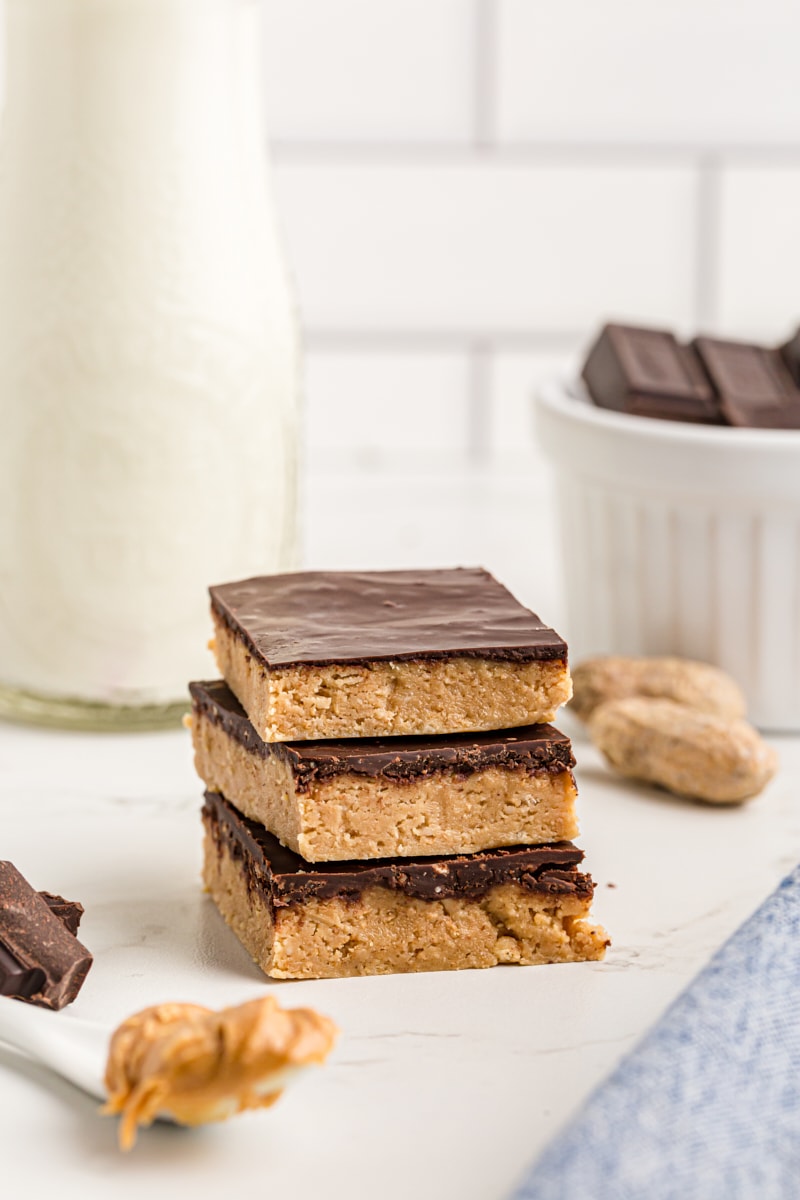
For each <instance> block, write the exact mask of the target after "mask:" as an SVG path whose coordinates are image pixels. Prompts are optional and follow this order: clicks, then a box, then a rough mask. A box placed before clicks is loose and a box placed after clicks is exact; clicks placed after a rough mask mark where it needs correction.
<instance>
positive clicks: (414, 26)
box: [264, 0, 475, 143]
mask: <svg viewBox="0 0 800 1200" xmlns="http://www.w3.org/2000/svg"><path fill="white" fill-rule="evenodd" d="M264 8H265V12H264V55H265V66H266V86H267V105H268V110H267V111H268V113H269V119H270V124H271V128H272V132H273V136H274V137H276V138H279V139H283V140H300V141H312V142H317V143H319V142H327V141H329V140H331V139H336V140H337V141H342V142H351V141H359V140H362V141H369V140H371V139H375V140H377V141H385V140H387V139H390V140H395V141H400V142H403V141H409V140H413V141H422V142H429V141H437V140H439V141H448V142H463V141H466V140H467V139H468V138H469V137H470V135H471V118H472V104H473V101H472V64H473V55H474V33H475V30H474V22H473V19H472V13H471V11H470V3H469V0H466V2H465V0H265V5H264Z"/></svg>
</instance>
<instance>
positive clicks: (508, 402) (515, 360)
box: [490, 342, 580, 491]
mask: <svg viewBox="0 0 800 1200" xmlns="http://www.w3.org/2000/svg"><path fill="white" fill-rule="evenodd" d="M579 352H580V348H579V344H578V343H577V342H576V343H575V345H574V346H573V347H571V348H570V349H569V350H567V349H565V350H564V351H562V352H560V353H554V352H552V351H550V352H547V351H541V352H539V353H536V352H535V351H529V350H522V351H514V350H509V351H503V352H501V353H498V354H496V355H495V356H494V360H493V363H492V379H491V392H490V395H491V404H490V429H491V442H490V445H491V455H492V458H494V459H495V460H497V461H499V462H501V463H502V464H503V465H504V466H508V467H512V468H513V467H519V468H520V469H525V470H526V471H527V472H528V475H529V479H530V481H531V484H532V486H534V487H535V488H536V489H537V490H538V491H541V490H542V489H543V488H544V487H546V486H547V485H548V483H549V476H548V474H547V472H548V468H547V465H546V463H545V462H544V460H543V458H542V455H541V453H540V452H539V450H538V447H537V445H536V426H535V420H534V406H533V398H534V396H535V394H536V392H537V390H538V388H539V387H540V385H541V384H542V382H543V381H544V380H546V379H553V378H556V377H561V378H567V377H568V376H569V375H570V374H572V373H574V370H575V363H576V361H577V360H578V357H579Z"/></svg>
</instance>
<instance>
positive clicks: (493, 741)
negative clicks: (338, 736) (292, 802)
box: [189, 680, 575, 792]
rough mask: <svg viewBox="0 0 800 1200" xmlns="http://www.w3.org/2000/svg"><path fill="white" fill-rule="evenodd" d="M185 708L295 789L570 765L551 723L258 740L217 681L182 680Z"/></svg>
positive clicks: (567, 749) (563, 740) (564, 741)
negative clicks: (281, 769)
mask: <svg viewBox="0 0 800 1200" xmlns="http://www.w3.org/2000/svg"><path fill="white" fill-rule="evenodd" d="M189 691H190V692H191V695H192V701H193V706H194V708H195V710H196V711H197V712H200V713H203V714H204V715H205V716H206V717H207V718H208V719H209V720H210V721H212V722H213V723H214V724H215V725H218V726H220V728H222V729H224V730H225V732H226V733H227V734H228V735H229V736H230V737H232V738H233V739H234V740H235V741H237V742H238V743H239V744H240V745H241V746H243V747H244V748H245V749H246V750H248V751H250V753H252V754H257V755H259V756H260V757H261V758H265V759H266V758H270V757H276V758H278V759H280V760H281V761H283V762H286V763H288V765H289V768H290V770H291V772H292V774H293V776H294V780H295V787H296V789H297V791H298V792H302V791H307V790H308V788H309V787H310V786H311V785H312V784H313V783H315V782H316V781H317V780H320V779H330V778H332V777H334V776H336V775H362V776H369V777H370V778H384V779H391V780H392V781H393V782H395V783H398V782H403V781H408V782H409V783H412V782H414V781H415V780H419V779H422V778H424V777H426V776H429V775H433V774H436V773H437V772H441V771H449V772H453V773H455V774H457V775H462V776H464V775H473V774H474V773H475V772H476V771H483V770H486V769H487V768H488V767H501V768H504V769H506V770H509V771H514V770H521V771H527V772H528V773H529V774H543V773H549V774H554V775H555V774H559V773H560V772H562V771H567V770H569V769H570V768H571V767H573V766H574V765H575V759H574V758H573V755H572V748H571V746H570V741H569V738H568V737H566V736H565V735H564V734H563V733H559V731H558V730H557V729H554V728H553V726H552V725H524V726H522V727H520V728H517V729H510V730H507V731H506V730H500V731H497V730H495V731H492V732H490V733H454V734H449V735H448V736H447V737H395V738H351V739H344V740H342V741H319V742H263V741H262V740H261V738H260V737H259V736H258V734H257V733H256V731H255V729H254V728H253V726H252V725H251V723H250V721H249V720H248V718H247V714H246V713H245V711H244V709H243V708H242V706H241V704H240V703H239V701H238V700H237V699H236V697H235V696H234V694H233V692H232V691H231V690H230V688H229V687H228V686H227V684H225V683H224V682H222V680H219V681H216V682H212V683H190V684H189Z"/></svg>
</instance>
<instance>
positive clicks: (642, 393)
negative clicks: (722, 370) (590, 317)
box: [583, 324, 720, 424]
mask: <svg viewBox="0 0 800 1200" xmlns="http://www.w3.org/2000/svg"><path fill="white" fill-rule="evenodd" d="M583 380H584V383H585V384H586V388H587V390H588V392H589V395H590V396H591V398H592V399H593V400H594V402H595V404H597V405H599V406H600V407H601V408H610V409H613V410H614V411H615V412H624V413H631V414H633V415H634V416H643V417H659V418H661V419H662V420H667V421H695V422H701V423H706V424H708V423H711V424H716V423H718V422H719V420H720V414H719V406H718V404H717V402H716V399H715V397H714V393H713V390H712V388H711V387H710V385H709V382H708V380H707V378H706V377H705V375H704V373H703V369H702V367H701V366H700V363H699V361H698V358H697V355H696V354H695V352H694V351H693V350H692V349H691V348H690V347H688V346H682V345H681V344H680V343H679V342H677V341H676V340H675V337H674V336H673V335H672V334H671V333H669V332H667V331H666V330H660V329H638V328H634V327H632V326H628V325H613V324H612V325H606V326H605V327H604V328H603V330H602V331H601V333H600V336H599V337H598V339H597V341H596V342H595V344H594V346H593V347H592V349H591V350H590V352H589V355H588V357H587V359H586V364H585V366H584V368H583Z"/></svg>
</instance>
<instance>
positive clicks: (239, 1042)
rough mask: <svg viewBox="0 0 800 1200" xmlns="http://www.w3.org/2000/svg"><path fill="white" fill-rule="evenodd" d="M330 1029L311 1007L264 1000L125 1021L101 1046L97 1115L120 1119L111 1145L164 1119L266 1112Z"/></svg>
mask: <svg viewBox="0 0 800 1200" xmlns="http://www.w3.org/2000/svg"><path fill="white" fill-rule="evenodd" d="M337 1032H338V1031H337V1029H336V1026H335V1025H334V1024H333V1022H332V1021H331V1020H330V1019H329V1018H328V1017H323V1016H321V1015H320V1013H317V1012H315V1011H314V1010H313V1009H311V1008H294V1009H282V1008H281V1007H280V1006H279V1004H278V1002H277V1000H275V999H274V997H272V996H265V997H264V998H263V999H260V1000H252V1001H250V1002H249V1003H248V1004H241V1005H239V1006H237V1007H236V1008H225V1009H223V1010H222V1011H221V1012H215V1011H214V1010H213V1009H209V1008H202V1007H200V1006H199V1005H197V1004H158V1005H155V1006H154V1007H152V1008H145V1009H143V1010H142V1011H141V1012H138V1013H135V1014H134V1015H133V1016H132V1017H128V1019H127V1021H123V1023H122V1024H121V1025H120V1026H119V1028H118V1029H116V1030H115V1032H114V1034H113V1036H112V1038H111V1043H110V1046H109V1053H108V1062H107V1065H106V1074H105V1083H106V1087H107V1088H108V1103H107V1104H106V1106H105V1108H104V1109H103V1112H104V1113H108V1114H111V1115H116V1114H119V1113H121V1114H122V1121H121V1123H120V1128H119V1144H120V1148H121V1149H122V1150H130V1149H131V1147H132V1146H133V1144H134V1142H135V1141H136V1132H137V1129H138V1127H139V1125H150V1124H152V1122H153V1121H154V1120H155V1119H156V1117H158V1116H166V1117H169V1118H171V1119H172V1120H174V1121H177V1122H178V1123H179V1124H181V1125H202V1124H204V1123H205V1122H207V1121H223V1120H225V1119H226V1118H227V1117H230V1116H233V1115H234V1114H235V1113H239V1112H243V1111H244V1110H245V1109H250V1108H268V1107H269V1106H270V1105H271V1104H274V1103H275V1101H276V1100H277V1099H278V1097H279V1096H280V1095H281V1092H282V1091H283V1088H284V1087H285V1085H286V1084H287V1083H288V1082H289V1080H290V1079H291V1077H292V1076H293V1074H295V1073H296V1072H298V1071H299V1070H301V1069H302V1068H304V1067H307V1066H311V1065H313V1064H318V1063H322V1062H323V1061H324V1060H325V1058H326V1057H327V1056H328V1054H329V1053H330V1051H331V1049H332V1048H333V1044H334V1042H335V1040H336V1035H337Z"/></svg>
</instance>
